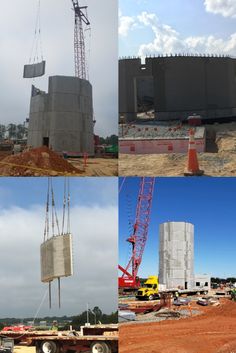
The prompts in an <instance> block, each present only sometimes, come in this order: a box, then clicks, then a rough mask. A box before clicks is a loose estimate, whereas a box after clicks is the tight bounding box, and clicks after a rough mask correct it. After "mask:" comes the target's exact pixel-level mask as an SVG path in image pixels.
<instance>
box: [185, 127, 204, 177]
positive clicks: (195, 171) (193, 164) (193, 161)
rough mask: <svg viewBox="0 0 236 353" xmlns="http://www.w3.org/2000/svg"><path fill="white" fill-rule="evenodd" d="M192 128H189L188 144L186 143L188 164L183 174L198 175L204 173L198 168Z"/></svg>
mask: <svg viewBox="0 0 236 353" xmlns="http://www.w3.org/2000/svg"><path fill="white" fill-rule="evenodd" d="M194 133H195V131H194V129H190V130H189V145H188V165H187V168H186V169H185V171H184V175H185V176H194V175H197V176H200V175H202V174H204V171H203V170H200V169H199V165H198V159H197V151H196V146H195V139H194Z"/></svg>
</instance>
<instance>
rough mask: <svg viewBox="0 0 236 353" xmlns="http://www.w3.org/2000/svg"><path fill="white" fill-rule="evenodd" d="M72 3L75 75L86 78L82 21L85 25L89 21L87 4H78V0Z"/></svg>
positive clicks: (87, 24)
mask: <svg viewBox="0 0 236 353" xmlns="http://www.w3.org/2000/svg"><path fill="white" fill-rule="evenodd" d="M72 3H73V7H74V11H75V29H74V56H75V58H74V59H75V76H76V77H79V78H82V79H85V80H86V78H87V73H86V58H85V41H84V29H83V23H84V24H85V25H86V26H89V25H90V22H89V20H88V18H87V15H86V9H87V6H79V3H78V0H72Z"/></svg>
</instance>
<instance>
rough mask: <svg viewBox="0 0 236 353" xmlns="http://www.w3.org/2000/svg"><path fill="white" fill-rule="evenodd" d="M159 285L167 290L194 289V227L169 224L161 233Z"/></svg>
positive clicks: (187, 224)
mask: <svg viewBox="0 0 236 353" xmlns="http://www.w3.org/2000/svg"><path fill="white" fill-rule="evenodd" d="M159 283H161V284H165V285H166V286H167V288H176V287H179V286H180V287H182V288H183V289H191V288H193V287H194V285H195V283H194V226H193V224H191V223H185V222H167V223H163V224H161V225H160V232H159Z"/></svg>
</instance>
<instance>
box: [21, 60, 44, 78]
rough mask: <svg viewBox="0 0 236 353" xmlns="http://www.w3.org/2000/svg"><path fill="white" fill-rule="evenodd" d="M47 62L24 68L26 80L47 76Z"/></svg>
mask: <svg viewBox="0 0 236 353" xmlns="http://www.w3.org/2000/svg"><path fill="white" fill-rule="evenodd" d="M45 68H46V61H42V62H41V63H37V64H31V65H25V66H24V74H23V77H24V78H34V77H40V76H43V75H44V74H45Z"/></svg>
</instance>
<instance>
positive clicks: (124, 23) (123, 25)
mask: <svg viewBox="0 0 236 353" xmlns="http://www.w3.org/2000/svg"><path fill="white" fill-rule="evenodd" d="M134 26H135V19H134V18H133V17H130V16H122V13H121V11H119V29H118V32H119V35H121V36H123V37H126V36H127V35H128V33H129V31H130V30H131V29H132V28H133V27H134Z"/></svg>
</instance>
